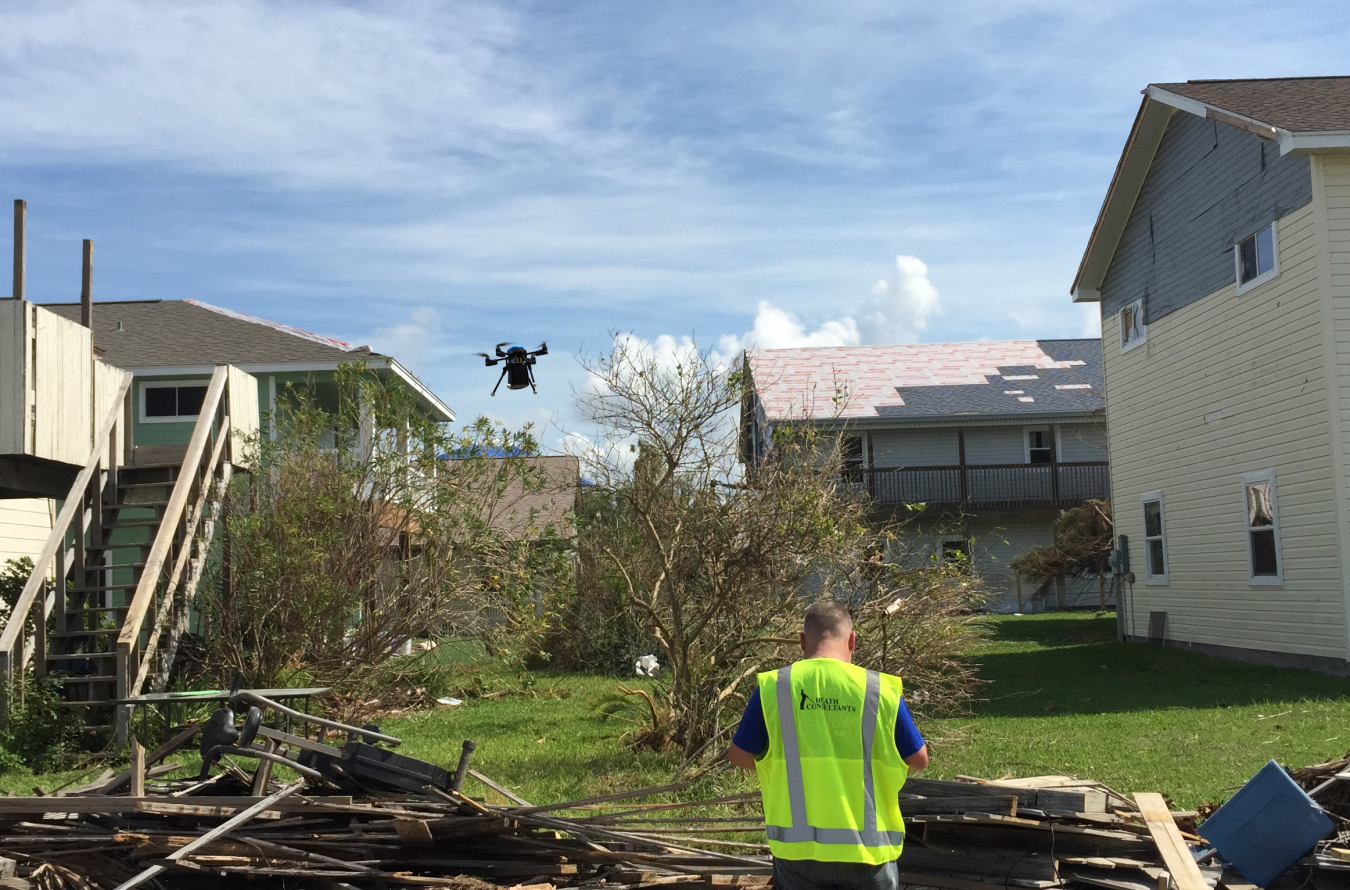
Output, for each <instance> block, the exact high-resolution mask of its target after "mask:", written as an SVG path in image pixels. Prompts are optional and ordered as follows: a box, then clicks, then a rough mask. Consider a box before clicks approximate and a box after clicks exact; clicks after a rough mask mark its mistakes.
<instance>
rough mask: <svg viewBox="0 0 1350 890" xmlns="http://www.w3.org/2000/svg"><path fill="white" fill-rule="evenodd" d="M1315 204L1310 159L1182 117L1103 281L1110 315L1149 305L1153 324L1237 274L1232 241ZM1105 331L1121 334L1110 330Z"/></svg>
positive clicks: (1105, 313) (1161, 149)
mask: <svg viewBox="0 0 1350 890" xmlns="http://www.w3.org/2000/svg"><path fill="white" fill-rule="evenodd" d="M1311 200H1312V176H1311V171H1310V164H1309V160H1308V158H1306V157H1296V156H1292V155H1286V156H1281V155H1280V152H1279V147H1278V146H1277V145H1276V144H1275V143H1274V142H1268V141H1264V140H1262V139H1260V138H1259V137H1257V136H1255V135H1253V134H1251V133H1247V132H1245V131H1243V130H1239V129H1237V128H1236V127H1231V126H1228V125H1227V124H1221V123H1219V122H1218V121H1214V120H1207V119H1205V118H1202V117H1197V116H1196V115H1193V114H1188V113H1186V112H1180V113H1178V114H1176V115H1173V117H1172V121H1171V123H1169V124H1168V126H1167V131H1166V133H1164V135H1163V139H1162V142H1161V144H1160V145H1159V146H1158V152H1157V155H1156V156H1155V157H1154V160H1153V166H1152V168H1151V169H1150V171H1149V174H1148V176H1147V178H1145V180H1144V185H1143V187H1142V188H1141V189H1140V191H1139V197H1138V199H1137V200H1136V201H1135V205H1134V209H1133V210H1132V211H1131V214H1130V221H1129V222H1128V223H1127V224H1126V226H1125V231H1124V233H1123V234H1122V235H1121V239H1120V246H1119V247H1118V248H1117V249H1116V254H1115V256H1114V257H1113V258H1112V260H1111V266H1110V268H1109V269H1108V270H1107V273H1106V277H1105V278H1104V279H1103V281H1102V287H1101V293H1102V318H1103V320H1104V321H1105V320H1106V319H1107V318H1108V317H1111V318H1112V320H1114V316H1115V314H1116V313H1117V312H1119V311H1120V309H1121V307H1123V306H1125V305H1126V304H1128V303H1131V302H1133V301H1134V300H1138V299H1143V301H1144V318H1145V320H1146V321H1147V322H1148V323H1149V324H1153V323H1154V322H1155V321H1156V320H1158V319H1160V318H1165V317H1166V316H1167V315H1168V314H1169V313H1171V312H1175V311H1176V310H1178V309H1181V308H1183V307H1185V306H1188V305H1190V304H1191V303H1194V302H1195V301H1197V300H1201V299H1204V298H1205V296H1206V295H1208V294H1211V293H1213V292H1215V291H1217V290H1218V289H1220V288H1222V287H1223V286H1224V285H1226V284H1227V283H1229V282H1230V281H1231V280H1232V278H1233V244H1234V242H1235V240H1240V239H1242V238H1245V237H1247V236H1248V235H1250V234H1252V233H1253V232H1255V231H1257V230H1258V229H1260V228H1263V227H1264V226H1266V225H1267V224H1268V223H1270V222H1271V220H1275V219H1279V218H1281V217H1283V216H1285V215H1286V214H1288V213H1291V212H1292V211H1294V210H1297V209H1298V208H1301V207H1305V206H1307V204H1308V203H1309V202H1310V201H1311ZM1102 330H1104V331H1113V332H1114V331H1119V326H1116V327H1114V328H1112V327H1109V326H1107V325H1106V324H1103V326H1102Z"/></svg>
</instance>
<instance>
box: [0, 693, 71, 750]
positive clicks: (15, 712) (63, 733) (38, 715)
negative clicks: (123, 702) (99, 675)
mask: <svg viewBox="0 0 1350 890" xmlns="http://www.w3.org/2000/svg"><path fill="white" fill-rule="evenodd" d="M62 701H63V699H62V697H61V682H60V680H59V679H58V678H56V677H27V678H25V679H24V680H22V681H21V683H20V686H19V688H18V689H16V690H15V692H14V699H13V701H12V703H11V704H12V706H11V708H10V712H9V718H8V721H7V723H6V725H5V728H4V729H3V730H0V747H2V748H3V750H4V755H5V756H0V772H9V771H12V770H14V769H16V768H17V767H19V766H24V767H27V768H28V769H30V770H32V771H33V772H35V773H43V772H51V771H53V770H57V769H60V768H62V767H63V766H65V765H67V764H66V761H67V760H68V759H69V758H70V757H71V756H72V755H74V754H76V753H77V752H78V751H79V749H80V741H81V736H82V733H83V726H82V724H81V722H80V717H79V714H78V713H77V712H76V711H75V710H74V709H73V708H65V707H62V706H61V703H62Z"/></svg>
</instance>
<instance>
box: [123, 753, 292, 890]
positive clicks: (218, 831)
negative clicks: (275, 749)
mask: <svg viewBox="0 0 1350 890" xmlns="http://www.w3.org/2000/svg"><path fill="white" fill-rule="evenodd" d="M304 787H305V780H304V779H298V780H297V781H294V782H292V783H291V784H289V785H287V786H286V787H285V788H282V789H281V790H280V791H278V792H276V793H275V794H271V795H268V796H267V797H265V798H263V799H262V800H260V801H258V802H257V803H255V804H254V805H253V806H251V807H249V808H248V809H245V810H243V811H242V812H240V813H238V814H236V815H235V816H234V817H232V818H231V819H230V820H229V821H227V822H224V823H222V824H220V825H218V826H216V827H215V828H213V829H211V830H210V831H208V832H207V833H206V834H204V835H202V836H201V837H199V838H197V839H196V840H195V841H193V842H192V843H190V844H187V845H185V846H183V847H180V848H179V849H177V850H175V851H174V852H172V853H170V854H169V856H168V858H169V860H170V861H177V860H179V859H183V858H185V857H186V856H187V855H188V854H189V853H192V852H194V851H196V850H198V849H200V848H202V847H205V846H207V845H209V844H210V843H211V842H212V841H214V840H217V839H219V838H222V837H224V836H225V835H227V834H229V833H230V832H232V831H234V830H235V829H236V828H239V827H240V826H241V825H245V824H247V823H248V821H249V820H250V819H252V818H253V817H254V816H256V815H258V814H259V813H261V812H264V811H265V810H266V809H267V808H268V807H270V806H271V805H272V804H274V803H276V802H277V801H279V800H282V799H283V798H286V797H290V796H291V795H292V794H294V793H295V792H297V791H299V790H300V789H301V788H304ZM166 871H168V868H167V867H165V866H163V865H152V866H150V867H149V868H147V869H146V870H145V871H143V872H141V873H140V874H138V875H136V876H135V877H134V878H131V879H129V880H126V881H123V882H122V883H121V884H119V885H117V888H116V890H131V888H133V887H139V886H140V885H141V884H144V883H145V882H146V881H148V880H150V879H151V878H153V877H156V876H157V875H161V874H163V873H164V872H166Z"/></svg>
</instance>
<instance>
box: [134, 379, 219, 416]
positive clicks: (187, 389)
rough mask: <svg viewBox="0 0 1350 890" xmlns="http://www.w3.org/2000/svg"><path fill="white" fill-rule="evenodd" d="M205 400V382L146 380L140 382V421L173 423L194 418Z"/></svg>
mask: <svg viewBox="0 0 1350 890" xmlns="http://www.w3.org/2000/svg"><path fill="white" fill-rule="evenodd" d="M205 400H206V384H205V383H197V382H195V381H193V382H188V381H182V382H178V381H174V382H164V383H151V382H149V381H147V382H145V383H142V384H141V421H142V422H143V423H175V422H181V421H185V420H196V419H197V415H198V414H199V413H201V410H202V402H204V401H205Z"/></svg>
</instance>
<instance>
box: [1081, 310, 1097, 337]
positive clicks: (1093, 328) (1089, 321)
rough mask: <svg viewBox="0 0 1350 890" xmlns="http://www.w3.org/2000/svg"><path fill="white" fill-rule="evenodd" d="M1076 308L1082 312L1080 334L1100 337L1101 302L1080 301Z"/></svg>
mask: <svg viewBox="0 0 1350 890" xmlns="http://www.w3.org/2000/svg"><path fill="white" fill-rule="evenodd" d="M1078 308H1079V309H1080V310H1082V313H1083V334H1082V336H1084V337H1100V336H1101V335H1102V304H1101V303H1080V304H1079V307H1078Z"/></svg>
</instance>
